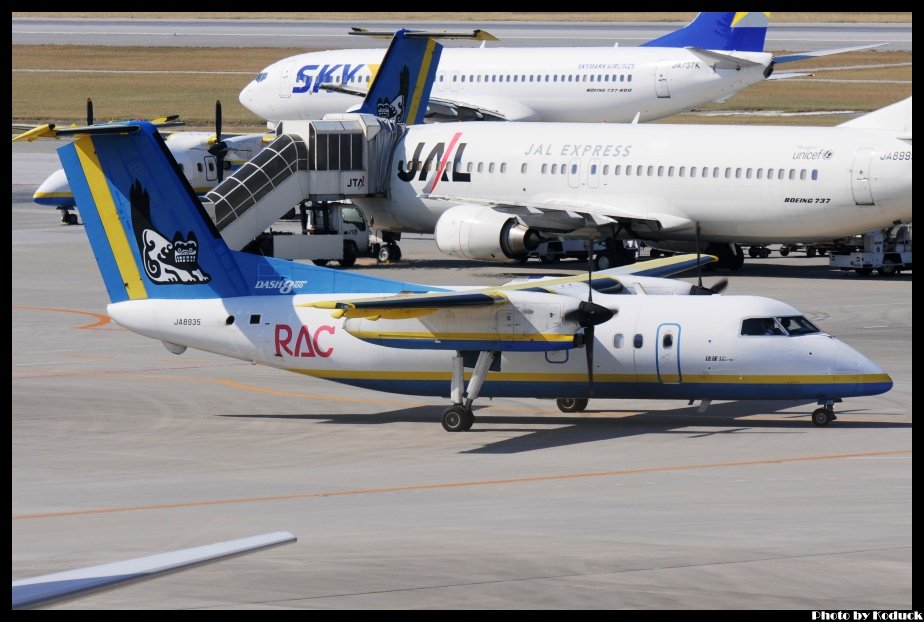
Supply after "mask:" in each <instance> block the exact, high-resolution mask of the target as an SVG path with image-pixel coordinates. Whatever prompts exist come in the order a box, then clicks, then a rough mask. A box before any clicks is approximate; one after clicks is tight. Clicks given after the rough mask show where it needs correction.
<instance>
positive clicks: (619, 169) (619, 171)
mask: <svg viewBox="0 0 924 622" xmlns="http://www.w3.org/2000/svg"><path fill="white" fill-rule="evenodd" d="M613 175H622V164H617V165H616V166H614V167H613Z"/></svg>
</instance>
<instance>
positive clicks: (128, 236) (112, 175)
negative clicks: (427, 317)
mask: <svg viewBox="0 0 924 622" xmlns="http://www.w3.org/2000/svg"><path fill="white" fill-rule="evenodd" d="M103 128H104V129H100V130H97V129H96V128H86V129H85V131H82V132H80V133H78V136H79V137H78V138H77V140H76V141H74V142H73V143H71V144H69V145H65V146H63V147H61V148H60V149H58V155H59V157H60V158H61V162H62V164H63V165H64V171H65V173H66V174H67V178H68V182H69V183H70V186H71V190H72V191H73V193H74V198H75V200H76V202H77V208H78V209H79V210H80V215H81V216H82V217H83V221H84V223H85V230H86V232H87V237H88V238H89V240H90V246H91V247H92V248H93V253H94V255H95V256H96V262H97V264H98V265H99V269H100V272H101V274H102V277H103V281H104V282H105V285H106V289H107V290H108V292H109V298H110V300H111V301H112V302H113V303H117V302H122V301H125V300H142V299H147V298H166V299H189V298H230V297H235V296H258V295H264V294H266V295H269V294H284V295H295V294H309V293H310V294H315V293H321V294H329V293H334V292H337V293H346V292H372V293H378V292H381V293H393V292H399V291H403V290H407V291H426V290H427V289H428V288H424V287H422V286H418V285H414V284H410V283H403V282H400V281H390V280H387V279H378V278H374V277H368V276H363V275H358V274H347V273H344V272H342V271H339V270H330V269H328V268H322V267H318V266H313V265H309V264H302V263H296V262H292V261H285V260H282V259H275V258H273V257H263V256H259V255H252V254H250V253H244V252H239V251H234V250H231V249H230V248H229V247H228V245H227V244H226V243H225V241H224V240H223V239H222V237H221V235H220V234H219V232H218V230H217V229H216V228H215V225H214V223H213V222H212V220H211V219H210V218H209V216H208V214H207V213H206V212H205V210H204V209H203V207H202V204H201V203H200V202H199V198H198V197H197V196H196V193H195V191H194V190H193V189H192V187H190V185H189V182H188V181H187V180H186V177H184V176H183V174H182V172H181V171H180V168H179V165H178V164H177V163H176V160H174V159H173V156H172V155H171V154H170V152H169V150H168V149H167V146H166V144H165V143H164V140H163V138H161V136H160V134H159V133H158V132H157V129H156V128H155V127H154V126H153V125H151V124H150V123H148V122H146V121H131V122H127V123H120V124H111V125H107V126H103ZM114 128H118V131H114Z"/></svg>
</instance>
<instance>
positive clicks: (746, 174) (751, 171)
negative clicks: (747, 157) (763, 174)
mask: <svg viewBox="0 0 924 622" xmlns="http://www.w3.org/2000/svg"><path fill="white" fill-rule="evenodd" d="M753 172H754V169H751V168H749V169H748V170H747V172H746V173H745V174H744V176H745V177H747V178H748V179H750V178H751V174H752V173H753Z"/></svg>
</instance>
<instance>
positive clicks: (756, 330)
mask: <svg viewBox="0 0 924 622" xmlns="http://www.w3.org/2000/svg"><path fill="white" fill-rule="evenodd" d="M739 335H740V336H741V337H785V336H786V331H784V330H783V327H782V326H780V324H779V323H778V322H777V321H776V318H773V317H766V316H765V317H747V318H744V319H742V320H741V331H740V333H739Z"/></svg>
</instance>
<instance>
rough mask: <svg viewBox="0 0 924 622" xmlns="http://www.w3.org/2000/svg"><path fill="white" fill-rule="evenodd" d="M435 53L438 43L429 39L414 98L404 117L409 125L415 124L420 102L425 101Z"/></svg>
mask: <svg viewBox="0 0 924 622" xmlns="http://www.w3.org/2000/svg"><path fill="white" fill-rule="evenodd" d="M434 51H436V41H435V40H433V39H427V49H426V50H424V55H423V59H422V61H421V63H420V71H419V72H418V74H417V84H416V85H415V86H414V96H413V97H412V98H411V105H410V107H409V108H408V113H407V116H405V117H404V118H405V120H406V121H407V123H408V124H411V123H414V119H415V118H417V109H418V108H420V102H421V100H422V99H423V90H424V86H426V85H425V82H426V81H427V74H428V73H429V72H430V65H431V64H432V63H433V52H434Z"/></svg>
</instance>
